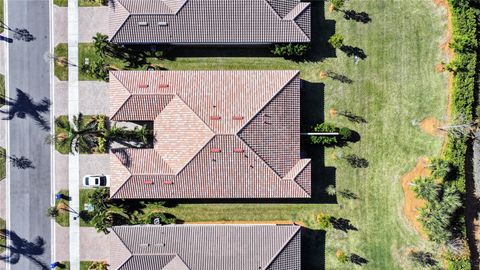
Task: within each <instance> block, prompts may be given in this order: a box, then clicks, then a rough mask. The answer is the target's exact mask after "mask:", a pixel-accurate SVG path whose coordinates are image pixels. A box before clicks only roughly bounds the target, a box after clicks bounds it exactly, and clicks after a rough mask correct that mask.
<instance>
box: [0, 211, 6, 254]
mask: <svg viewBox="0 0 480 270" xmlns="http://www.w3.org/2000/svg"><path fill="white" fill-rule="evenodd" d="M6 225H7V224H6V223H5V220H4V219H3V218H0V231H4V230H5V229H6V228H7V227H6ZM0 234H1V235H0V254H1V253H2V252H3V251H4V250H5V248H4V247H3V246H5V245H6V244H7V238H5V237H3V233H0Z"/></svg>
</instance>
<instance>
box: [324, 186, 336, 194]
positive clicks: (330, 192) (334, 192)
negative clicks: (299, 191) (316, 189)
mask: <svg viewBox="0 0 480 270" xmlns="http://www.w3.org/2000/svg"><path fill="white" fill-rule="evenodd" d="M325 191H326V192H327V194H328V195H330V196H335V194H337V190H336V189H335V187H334V186H333V185H329V186H328V187H327V188H326V189H325Z"/></svg>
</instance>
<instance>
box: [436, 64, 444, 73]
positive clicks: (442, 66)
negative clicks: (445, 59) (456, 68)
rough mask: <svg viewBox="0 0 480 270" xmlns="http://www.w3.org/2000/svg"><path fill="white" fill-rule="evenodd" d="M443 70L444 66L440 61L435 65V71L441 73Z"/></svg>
mask: <svg viewBox="0 0 480 270" xmlns="http://www.w3.org/2000/svg"><path fill="white" fill-rule="evenodd" d="M444 71H445V66H444V65H443V64H442V63H439V64H436V65H435V72H437V73H442V72H444Z"/></svg>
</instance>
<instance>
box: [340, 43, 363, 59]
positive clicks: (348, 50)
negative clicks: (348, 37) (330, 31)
mask: <svg viewBox="0 0 480 270" xmlns="http://www.w3.org/2000/svg"><path fill="white" fill-rule="evenodd" d="M340 50H341V51H342V52H344V53H345V54H346V55H347V56H349V57H351V56H354V57H358V58H360V59H362V60H364V59H365V58H367V54H365V52H364V51H363V49H360V48H358V47H353V46H350V45H343V46H342V47H340Z"/></svg>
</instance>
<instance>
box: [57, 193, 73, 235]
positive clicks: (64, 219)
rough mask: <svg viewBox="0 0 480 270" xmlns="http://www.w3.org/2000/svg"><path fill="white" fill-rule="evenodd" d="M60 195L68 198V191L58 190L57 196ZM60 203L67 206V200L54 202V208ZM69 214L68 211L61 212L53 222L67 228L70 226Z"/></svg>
mask: <svg viewBox="0 0 480 270" xmlns="http://www.w3.org/2000/svg"><path fill="white" fill-rule="evenodd" d="M58 193H59V194H62V195H64V197H65V198H68V190H60V191H59V192H57V194H58ZM60 203H63V204H65V205H66V206H68V200H64V199H62V200H56V201H55V206H57V207H58V205H59V204H60ZM69 215H70V212H68V211H62V212H61V213H60V214H59V215H58V216H57V217H56V218H55V221H56V222H57V223H58V224H59V225H60V226H62V227H68V226H69V225H70V219H69Z"/></svg>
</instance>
